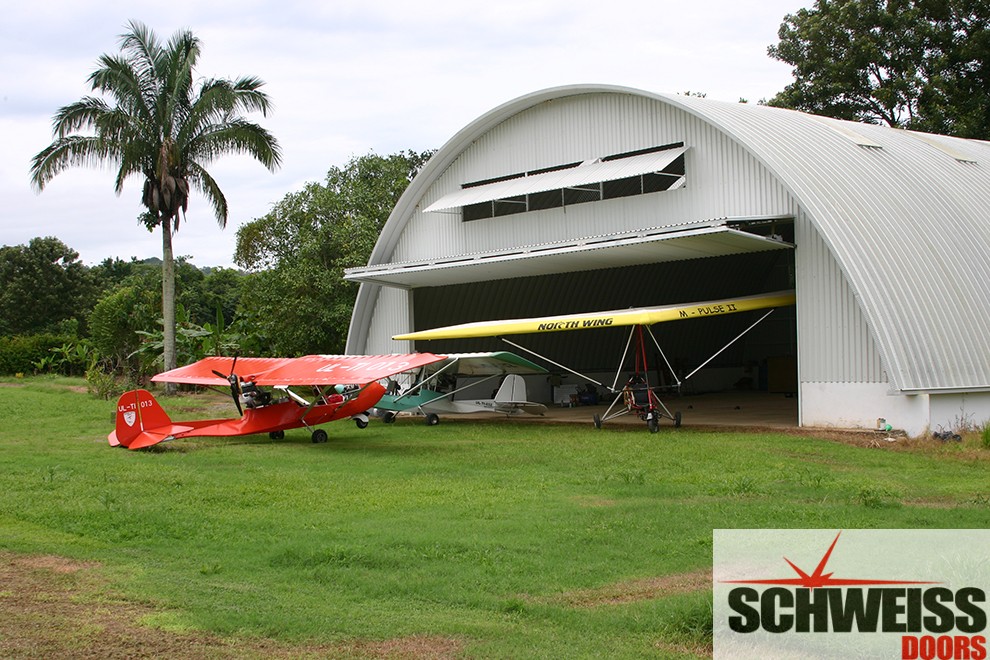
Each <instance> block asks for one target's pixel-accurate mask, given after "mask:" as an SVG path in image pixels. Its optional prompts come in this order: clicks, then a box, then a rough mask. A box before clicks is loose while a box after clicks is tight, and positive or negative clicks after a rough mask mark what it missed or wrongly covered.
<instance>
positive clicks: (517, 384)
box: [376, 351, 547, 426]
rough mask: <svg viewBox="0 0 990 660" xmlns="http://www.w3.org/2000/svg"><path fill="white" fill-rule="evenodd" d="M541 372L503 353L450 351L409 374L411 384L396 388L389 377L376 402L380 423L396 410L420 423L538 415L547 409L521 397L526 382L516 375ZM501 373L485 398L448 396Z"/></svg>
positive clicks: (531, 364) (389, 418) (386, 420)
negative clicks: (465, 381) (479, 415)
mask: <svg viewBox="0 0 990 660" xmlns="http://www.w3.org/2000/svg"><path fill="white" fill-rule="evenodd" d="M545 373H547V370H546V369H544V368H543V367H541V366H539V365H538V364H534V363H533V362H530V361H529V360H527V359H526V358H524V357H520V356H519V355H516V354H515V353H510V352H508V351H495V352H492V353H452V354H448V355H447V356H446V359H444V360H443V361H441V362H434V363H431V364H427V365H425V366H423V367H422V368H420V369H419V370H417V372H416V373H415V374H412V377H413V379H414V380H415V382H414V383H413V384H412V385H410V386H409V387H407V388H406V389H405V391H400V387H399V384H398V381H395V380H393V381H391V382H390V384H389V385H390V388H389V391H388V392H386V394H385V396H383V397H382V399H381V401H379V402H378V405H377V406H376V412H377V413H378V414H379V415H381V417H382V419H383V420H384V421H385V422H386V423H390V422H394V421H395V417H396V415H397V414H398V413H400V412H404V411H410V412H414V413H418V414H420V415H423V416H425V418H426V423H427V425H429V426H434V425H436V424H439V423H440V415H441V414H464V413H474V412H494V413H501V414H504V415H515V414H518V413H521V412H524V413H529V414H532V415H542V414H543V413H545V412H546V411H547V407H546V406H545V405H543V404H542V403H532V402H530V401H527V400H526V381H525V380H523V378H522V375H521V374H545ZM464 377H483V378H482V379H481V380H476V381H472V382H471V383H470V384H469V385H465V386H463V387H457V383H458V379H459V378H464ZM500 377H504V380H503V381H502V383H501V385H500V386H499V388H498V391H497V392H496V393H495V394H494V396H493V397H492V398H490V399H475V400H471V399H463V400H456V401H455V400H454V395H455V394H458V393H460V392H462V391H464V390H466V389H468V388H474V387H477V386H479V385H481V384H483V383H485V382H488V381H492V380H494V379H497V378H500Z"/></svg>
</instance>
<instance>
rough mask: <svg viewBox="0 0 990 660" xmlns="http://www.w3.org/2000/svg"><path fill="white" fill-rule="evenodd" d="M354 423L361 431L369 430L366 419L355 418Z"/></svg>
mask: <svg viewBox="0 0 990 660" xmlns="http://www.w3.org/2000/svg"><path fill="white" fill-rule="evenodd" d="M354 423H355V424H357V427H358V428H359V429H366V428H368V420H366V419H361V418H360V417H355V418H354Z"/></svg>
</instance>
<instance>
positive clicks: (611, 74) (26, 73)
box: [0, 0, 812, 266]
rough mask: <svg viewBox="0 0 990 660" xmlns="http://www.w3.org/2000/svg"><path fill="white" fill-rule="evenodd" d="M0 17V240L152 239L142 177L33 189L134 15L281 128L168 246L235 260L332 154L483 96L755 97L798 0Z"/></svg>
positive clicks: (355, 4)
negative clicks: (46, 152) (273, 155)
mask: <svg viewBox="0 0 990 660" xmlns="http://www.w3.org/2000/svg"><path fill="white" fill-rule="evenodd" d="M4 4H5V5H6V6H5V7H4V12H3V13H4V15H3V20H2V22H0V81H2V88H0V144H2V154H3V157H2V158H0V199H2V211H0V214H2V215H0V218H2V219H0V245H19V244H26V243H27V242H28V241H29V240H30V239H31V238H33V237H35V236H56V237H58V238H59V239H61V240H62V241H63V242H64V243H65V244H67V245H68V246H69V247H71V248H73V249H74V250H76V251H78V252H79V254H80V257H81V258H82V260H83V261H84V262H85V263H87V264H95V263H99V262H100V261H102V260H103V259H104V258H106V257H120V258H122V259H125V260H126V259H130V258H131V257H138V258H141V259H143V258H146V257H152V256H158V257H160V256H161V237H160V234H159V233H158V232H156V233H154V234H151V233H149V232H147V231H146V230H145V229H143V228H142V227H141V226H139V225H138V224H137V217H138V215H139V214H140V213H141V211H142V207H141V205H140V197H141V186H142V181H141V180H140V179H138V178H132V179H129V180H128V181H127V182H126V183H125V185H124V191H123V194H122V195H121V196H120V197H117V196H116V195H115V194H114V191H113V173H112V171H109V170H96V169H82V168H74V169H70V170H66V171H65V172H63V173H62V174H60V175H58V176H57V177H56V178H55V179H54V180H53V181H52V182H51V183H49V184H48V186H47V187H46V188H45V190H44V192H42V193H40V194H39V193H37V192H35V191H34V190H33V189H32V187H31V186H30V175H29V169H30V161H31V158H32V157H33V156H34V155H35V154H36V153H38V152H39V151H41V150H42V149H43V148H45V147H46V146H47V145H48V144H49V143H50V142H51V141H52V133H51V126H52V124H51V119H52V116H53V115H54V114H55V112H56V110H58V108H60V107H62V106H64V105H67V104H69V103H72V102H74V101H77V100H79V99H80V98H82V97H83V96H86V95H87V94H90V93H91V90H90V89H89V87H88V85H87V84H86V79H87V78H88V76H89V74H90V73H91V72H92V71H93V70H94V69H95V68H96V60H97V58H98V57H99V56H100V55H101V54H103V53H116V52H118V50H119V36H120V34H121V33H123V32H124V31H125V26H126V24H127V22H128V21H129V20H132V19H133V20H137V21H140V22H143V23H144V24H146V25H147V26H148V27H149V28H151V29H152V30H154V31H155V32H156V34H157V35H158V36H159V37H160V38H161V39H162V40H166V39H167V38H168V37H170V36H171V35H172V34H173V33H174V32H175V31H176V30H180V29H189V30H192V32H193V33H194V34H195V35H196V36H197V37H199V38H200V40H201V41H202V45H203V50H202V54H201V56H200V63H199V68H198V73H199V74H200V75H201V76H202V77H223V78H236V77H240V76H242V75H253V76H257V77H259V78H261V79H262V80H264V81H265V83H266V84H265V87H264V88H263V89H264V90H265V91H266V92H267V93H268V94H269V96H270V98H271V99H272V101H273V102H274V105H275V109H274V112H273V113H271V114H270V115H269V116H268V117H262V116H261V115H257V114H254V115H249V117H250V118H251V119H252V120H254V121H257V122H258V123H260V124H262V125H263V126H264V127H265V128H267V129H268V130H269V131H271V132H272V133H273V134H274V135H275V137H276V138H277V139H278V141H279V142H280V144H281V147H282V151H283V162H282V167H281V168H280V169H279V170H278V171H277V172H275V173H274V174H273V173H271V172H269V171H268V170H266V169H265V168H264V167H263V166H261V165H260V164H258V163H257V162H255V161H253V160H251V159H248V158H246V157H233V156H227V157H224V158H221V159H220V160H218V161H216V162H215V163H214V164H212V165H211V166H210V168H209V169H210V171H211V173H212V174H213V176H214V178H215V179H216V180H217V181H218V182H219V185H220V187H221V189H222V190H223V192H224V194H225V195H226V197H227V202H228V204H229V208H230V217H229V220H228V224H227V228H226V229H225V230H222V231H221V230H220V229H219V227H218V226H217V223H216V220H215V218H214V216H213V214H212V209H211V207H210V206H209V205H208V204H207V203H206V202H205V200H203V199H202V198H201V197H200V196H198V195H196V196H194V197H193V198H192V200H191V202H190V207H189V212H188V224H186V225H183V226H182V228H181V229H180V231H179V233H178V235H177V236H176V238H175V253H176V255H187V256H189V257H191V259H192V262H193V263H194V264H196V265H197V266H232V265H233V251H234V244H235V237H236V231H237V228H238V227H239V226H240V225H242V224H244V223H246V222H250V221H251V220H253V219H255V218H258V217H261V216H263V215H265V214H266V213H267V212H268V211H269V210H270V209H271V206H272V204H274V203H275V202H277V201H279V200H280V199H281V198H282V197H283V196H284V195H286V194H288V193H291V192H294V191H297V190H299V189H300V188H301V187H302V186H303V185H304V184H305V183H306V182H309V181H322V180H323V179H324V177H325V175H326V172H327V170H328V169H329V168H331V167H333V166H343V165H345V164H346V163H347V162H348V161H349V160H350V159H351V158H352V157H356V156H362V155H365V154H367V153H369V152H375V153H378V154H381V155H388V154H391V153H395V152H398V151H404V150H406V149H413V150H416V151H423V150H426V149H435V148H438V147H440V146H442V145H443V144H444V143H445V142H446V141H447V140H448V139H449V138H450V137H452V136H453V135H454V133H456V132H457V131H458V130H460V129H461V128H463V127H464V126H465V125H466V124H468V123H470V122H471V121H473V120H474V119H476V118H477V117H479V116H480V115H482V114H484V113H485V112H487V111H488V110H490V109H492V108H494V107H496V106H498V105H501V104H503V103H505V102H507V101H510V100H512V99H515V98H517V97H519V96H523V95H525V94H529V93H531V92H535V91H538V90H541V89H545V88H548V87H556V86H559V85H570V84H579V83H591V84H609V85H625V86H629V87H634V88H638V89H643V90H647V91H651V92H670V93H681V94H683V93H685V92H688V91H690V92H700V93H705V94H707V96H708V98H711V99H718V100H724V101H733V102H735V101H738V100H739V99H740V98H745V99H748V100H749V101H750V102H754V103H755V102H757V101H759V100H760V99H766V98H769V97H771V96H773V95H774V94H775V93H777V92H778V91H780V90H781V89H783V87H784V86H785V85H787V84H788V83H789V82H791V79H792V78H791V72H790V67H789V66H787V65H786V64H783V63H781V62H777V61H775V60H772V59H770V58H769V57H768V56H767V54H766V53H767V47H768V46H770V45H772V44H775V43H776V42H777V29H778V27H779V26H780V23H781V22H782V20H783V18H784V16H785V15H787V14H789V13H794V12H796V11H797V10H798V9H800V8H801V7H810V6H811V5H812V0H760V2H745V1H744V2H740V1H739V0H695V1H694V2H683V0H678V1H677V2H674V1H673V0H611V1H608V2H588V1H585V0H497V1H496V2H491V3H485V4H484V5H481V3H475V2H470V1H467V0H442V1H432V0H420V2H399V1H396V0H377V1H376V0H364V1H353V0H326V1H318V0H311V1H296V0H282V1H280V2H264V1H260V0H258V1H252V0H238V1H237V2H228V1H227V0H211V1H210V2H203V1H202V0H170V1H168V2H160V1H157V2H147V1H145V0H127V1H126V2H116V1H114V2H111V1H107V0H94V1H93V2H78V1H75V0H73V1H69V0H40V1H36V2H25V3H17V4H16V5H15V4H13V3H4Z"/></svg>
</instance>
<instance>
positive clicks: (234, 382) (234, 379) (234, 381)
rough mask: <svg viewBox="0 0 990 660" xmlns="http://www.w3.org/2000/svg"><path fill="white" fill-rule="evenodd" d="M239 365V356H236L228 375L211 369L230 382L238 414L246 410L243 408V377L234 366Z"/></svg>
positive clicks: (231, 394) (231, 393)
mask: <svg viewBox="0 0 990 660" xmlns="http://www.w3.org/2000/svg"><path fill="white" fill-rule="evenodd" d="M235 367H237V356H236V355H235V356H234V361H233V362H232V363H231V364H230V373H229V374H227V375H226V376H225V375H223V374H222V373H220V372H219V371H217V370H216V369H211V371H212V372H213V373H215V374H216V375H217V376H218V377H219V378H223V379H225V380H226V381H227V382H228V383H230V396H231V397H233V399H234V405H235V406H236V407H237V414H238V415H243V414H244V411H243V410H241V397H240V393H241V378H240V376H238V375H237V374H236V373H234V368H235Z"/></svg>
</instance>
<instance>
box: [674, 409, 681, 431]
mask: <svg viewBox="0 0 990 660" xmlns="http://www.w3.org/2000/svg"><path fill="white" fill-rule="evenodd" d="M674 428H675V429H679V428H681V411H680V410H678V411H677V412H675V413H674Z"/></svg>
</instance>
